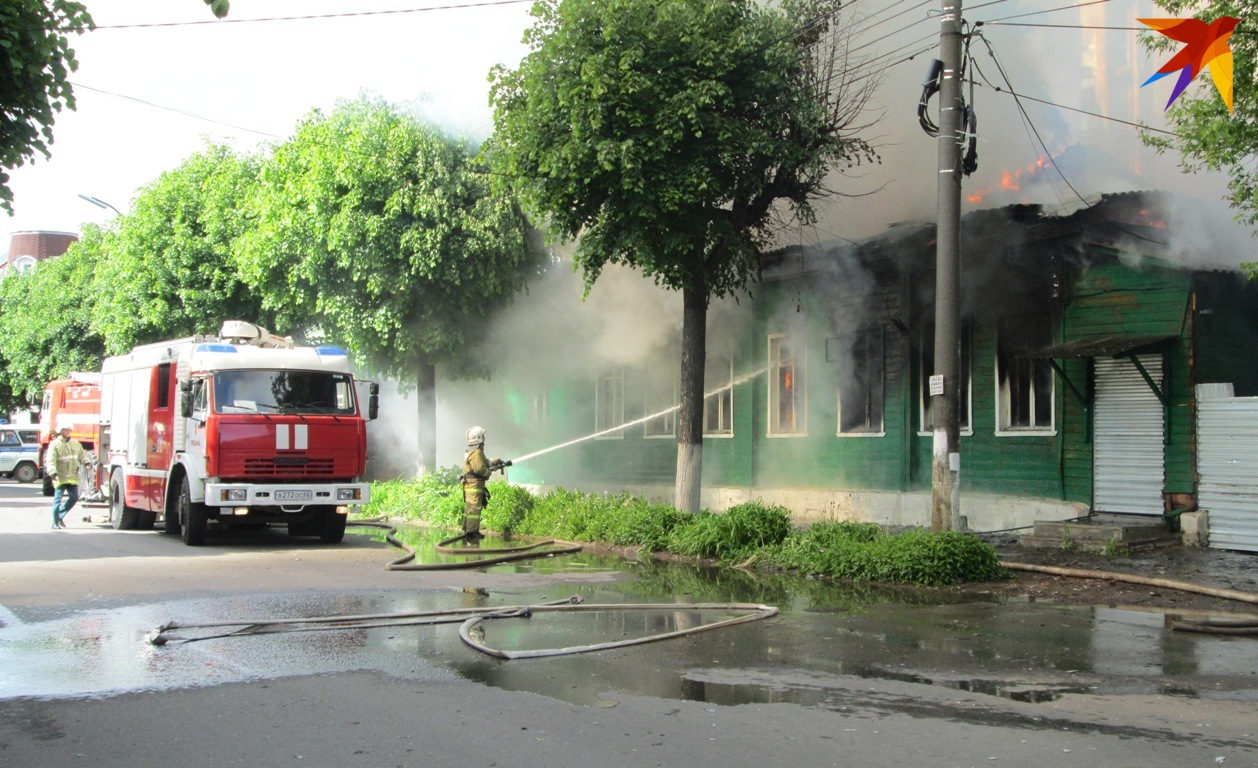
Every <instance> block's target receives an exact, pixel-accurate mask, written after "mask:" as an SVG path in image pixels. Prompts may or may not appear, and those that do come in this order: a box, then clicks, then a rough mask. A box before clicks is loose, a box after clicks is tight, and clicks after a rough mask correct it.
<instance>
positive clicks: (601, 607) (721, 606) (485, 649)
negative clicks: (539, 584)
mask: <svg viewBox="0 0 1258 768" xmlns="http://www.w3.org/2000/svg"><path fill="white" fill-rule="evenodd" d="M677 610H684V611H751V613H747V614H746V615H743V616H736V617H734V618H732V619H724V620H722V621H714V622H711V623H709V624H702V625H700V626H697V627H687V628H686V629H678V630H674V631H672V632H661V633H660V634H658V635H645V636H643V637H635V638H631V639H629V640H612V641H610V642H606V643H591V644H589V645H576V646H570V647H567V648H539V649H535V650H528V651H504V650H500V649H498V648H490V647H489V646H487V645H485V644H483V643H482V642H480V641H479V640H478V639H476V638H475V637H473V633H474V632H475V630H476V627H477V626H478V625H479V624H480V623H481V622H482V621H486V620H488V619H510V618H531V617H532V615H533V613H541V612H547V611H564V612H566V611H677ZM777 612H778V609H777V608H776V607H775V606H772V605H757V604H754V603H631V604H627V605H625V604H617V603H602V604H599V603H580V604H565V605H539V606H536V607H534V608H532V609H530V611H529V612H528V613H523V612H517V613H509V612H505V611H503V612H491V613H484V614H481V615H479V616H472V617H471V618H468V619H467V620H465V621H464V622H463V623H462V624H461V625H459V637H461V638H463V642H464V643H466V644H468V645H470V646H471V647H473V648H475V649H476V650H478V651H480V652H481V653H487V654H489V655H490V656H497V657H498V658H500V659H540V658H546V657H550V656H570V655H572V654H577V653H591V652H593V651H606V650H609V649H611V648H624V647H627V646H630V645H641V644H643V643H653V642H655V641H657V640H669V639H672V638H674V637H684V636H686V635H693V634H695V633H696V632H706V631H708V630H710V629H720V628H721V627H731V626H733V625H735V624H744V623H746V622H748V621H759V620H760V619H767V618H769V617H770V616H775V615H777Z"/></svg>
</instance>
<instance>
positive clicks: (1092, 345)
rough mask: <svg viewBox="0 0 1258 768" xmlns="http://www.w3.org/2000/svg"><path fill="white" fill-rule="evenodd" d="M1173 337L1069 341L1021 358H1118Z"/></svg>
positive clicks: (1120, 337) (1109, 337)
mask: <svg viewBox="0 0 1258 768" xmlns="http://www.w3.org/2000/svg"><path fill="white" fill-rule="evenodd" d="M1173 338H1175V337H1174V336H1106V337H1105V338H1103V339H1091V340H1089V341H1069V342H1066V343H1065V344H1055V345H1053V346H1051V347H1045V348H1043V349H1037V350H1034V351H1031V352H1027V353H1025V354H1023V355H1021V356H1022V357H1026V358H1030V359H1032V360H1064V359H1068V358H1075V357H1118V356H1119V355H1124V354H1127V353H1129V352H1135V351H1136V350H1143V349H1145V348H1146V347H1152V346H1154V345H1157V344H1161V343H1163V342H1165V341H1169V340H1171V339H1173Z"/></svg>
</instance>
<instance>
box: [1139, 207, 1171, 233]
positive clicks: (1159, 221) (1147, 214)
mask: <svg viewBox="0 0 1258 768" xmlns="http://www.w3.org/2000/svg"><path fill="white" fill-rule="evenodd" d="M1140 223H1141V224H1144V225H1145V226H1146V227H1153V228H1154V229H1166V219H1163V218H1162V217H1161V216H1158V215H1157V214H1155V213H1154V212H1153V211H1151V210H1149V209H1148V208H1144V209H1142V210H1141V211H1140Z"/></svg>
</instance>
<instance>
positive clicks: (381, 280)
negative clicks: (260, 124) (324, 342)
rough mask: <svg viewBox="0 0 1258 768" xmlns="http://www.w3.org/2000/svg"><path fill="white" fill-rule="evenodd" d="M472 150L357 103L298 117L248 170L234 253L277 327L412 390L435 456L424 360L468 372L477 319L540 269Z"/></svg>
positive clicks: (535, 251)
mask: <svg viewBox="0 0 1258 768" xmlns="http://www.w3.org/2000/svg"><path fill="white" fill-rule="evenodd" d="M474 159H475V154H474V152H473V148H472V147H469V146H468V145H466V144H464V143H462V142H459V141H456V140H454V139H452V138H449V137H447V136H444V135H442V134H441V133H439V132H438V131H437V130H436V129H434V128H432V127H430V126H426V125H423V124H421V123H419V122H417V121H416V120H413V119H410V118H408V117H407V116H405V115H403V114H402V113H401V112H400V111H399V110H397V109H396V108H394V107H391V106H389V105H387V104H385V103H384V102H382V101H380V100H378V99H372V98H367V97H362V98H359V99H358V100H356V101H353V102H346V103H341V104H339V105H338V106H337V107H336V108H335V109H334V110H333V111H332V112H331V113H329V114H323V113H322V112H319V111H315V112H313V113H311V114H310V115H309V116H308V117H307V118H306V119H305V120H304V121H303V122H302V123H301V125H300V126H299V127H298V129H297V132H296V134H295V135H294V136H293V137H292V138H291V139H290V140H288V141H286V142H285V143H284V144H282V145H280V146H279V147H277V148H276V150H275V153H274V155H273V156H272V157H271V158H270V160H269V161H267V162H266V163H265V164H264V166H263V170H262V177H261V185H260V188H259V194H258V195H257V196H256V197H255V199H254V207H253V215H254V217H255V224H254V227H253V228H252V229H251V231H250V232H249V233H248V235H246V237H245V238H244V240H243V242H242V247H241V248H240V250H239V253H238V256H239V258H240V259H241V267H242V271H243V272H244V274H246V275H247V276H248V279H249V280H250V281H251V282H252V284H254V285H255V286H256V287H257V289H258V290H260V291H261V292H262V293H264V294H265V296H266V303H267V306H268V307H269V308H270V309H272V310H274V311H275V312H276V313H277V315H278V318H279V319H278V322H279V324H280V326H281V327H284V326H287V327H307V328H311V327H313V328H317V329H318V330H319V331H320V332H322V333H323V334H325V335H326V336H327V337H328V338H331V339H335V340H337V341H339V342H341V343H344V344H345V345H347V346H348V347H349V348H350V350H351V351H352V352H354V354H355V356H356V357H358V358H359V359H361V360H363V361H364V362H365V363H366V364H367V365H368V366H369V367H370V368H372V369H373V370H375V371H376V372H378V373H380V374H383V375H387V376H392V377H395V378H397V379H398V380H399V381H401V382H403V383H404V384H409V385H413V386H415V387H416V388H417V390H418V410H419V438H418V445H419V455H420V461H419V463H420V470H421V472H426V471H429V470H431V469H433V468H434V467H435V461H436V445H437V443H436V365H437V364H438V363H451V364H454V366H456V367H461V368H463V369H464V370H468V369H470V368H474V367H475V363H476V361H474V360H470V359H469V357H468V354H467V350H468V349H469V348H470V346H471V344H472V342H473V341H474V340H475V336H476V333H477V332H478V320H479V318H482V317H484V316H485V315H487V314H488V313H489V312H490V311H492V310H493V309H495V308H496V307H497V306H499V305H500V304H501V303H503V302H505V301H508V300H510V298H511V297H512V296H513V295H514V294H515V293H516V292H517V291H519V290H520V289H521V288H522V287H523V286H524V284H525V282H526V280H527V279H528V278H529V277H530V276H532V275H534V274H536V273H537V271H538V270H539V269H540V267H541V265H542V264H543V262H544V253H543V251H542V249H541V248H540V242H539V238H537V237H536V236H535V233H534V232H533V230H532V228H531V227H530V226H529V224H528V221H527V219H526V218H525V216H524V214H523V213H522V212H521V210H520V208H519V206H518V205H517V204H516V203H515V202H514V201H513V200H512V199H511V198H510V197H509V196H506V195H498V194H492V193H491V191H490V190H489V188H488V184H487V183H486V180H485V176H484V175H483V173H482V169H480V168H478V167H477V165H476V163H475V162H474Z"/></svg>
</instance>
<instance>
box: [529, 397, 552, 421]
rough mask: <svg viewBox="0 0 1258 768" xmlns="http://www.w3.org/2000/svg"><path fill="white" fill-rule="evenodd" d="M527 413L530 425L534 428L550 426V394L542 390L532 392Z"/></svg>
mask: <svg viewBox="0 0 1258 768" xmlns="http://www.w3.org/2000/svg"><path fill="white" fill-rule="evenodd" d="M529 411H530V413H529V418H530V423H531V424H532V425H533V426H534V427H545V426H547V425H548V424H550V393H549V392H547V391H546V390H544V389H543V390H538V391H537V392H534V393H533V396H532V398H531V402H530V408H529Z"/></svg>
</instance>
